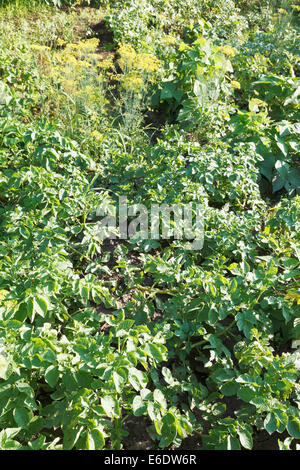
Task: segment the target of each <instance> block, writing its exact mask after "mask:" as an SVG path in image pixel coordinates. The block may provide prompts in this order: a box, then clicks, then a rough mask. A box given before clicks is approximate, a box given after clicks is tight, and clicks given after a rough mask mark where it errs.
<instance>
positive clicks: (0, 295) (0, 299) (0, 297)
mask: <svg viewBox="0 0 300 470" xmlns="http://www.w3.org/2000/svg"><path fill="white" fill-rule="evenodd" d="M8 294H9V292H8V290H5V289H3V290H0V305H6V306H7V307H12V306H13V305H14V303H15V301H14V300H5V298H6V297H7V295H8Z"/></svg>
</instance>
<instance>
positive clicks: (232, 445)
mask: <svg viewBox="0 0 300 470" xmlns="http://www.w3.org/2000/svg"><path fill="white" fill-rule="evenodd" d="M240 449H241V446H240V443H239V440H238V439H237V438H236V437H232V436H227V450H240Z"/></svg>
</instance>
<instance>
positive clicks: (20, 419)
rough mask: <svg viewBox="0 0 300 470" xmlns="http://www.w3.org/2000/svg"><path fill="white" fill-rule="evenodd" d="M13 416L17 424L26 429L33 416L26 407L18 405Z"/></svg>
mask: <svg viewBox="0 0 300 470" xmlns="http://www.w3.org/2000/svg"><path fill="white" fill-rule="evenodd" d="M13 416H14V420H15V422H16V423H17V425H18V426H19V427H20V428H22V429H24V428H26V427H27V426H28V424H29V422H30V420H31V417H32V413H31V412H30V411H29V410H27V409H26V408H23V407H19V406H18V407H16V408H15V409H14V412H13Z"/></svg>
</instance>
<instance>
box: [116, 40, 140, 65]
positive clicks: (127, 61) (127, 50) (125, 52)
mask: <svg viewBox="0 0 300 470" xmlns="http://www.w3.org/2000/svg"><path fill="white" fill-rule="evenodd" d="M118 53H119V54H120V59H119V60H118V63H119V65H120V67H121V68H122V69H123V68H125V67H132V66H133V64H134V61H135V58H136V55H137V54H136V52H135V50H134V48H133V47H132V46H131V45H130V44H121V45H120V47H119V49H118Z"/></svg>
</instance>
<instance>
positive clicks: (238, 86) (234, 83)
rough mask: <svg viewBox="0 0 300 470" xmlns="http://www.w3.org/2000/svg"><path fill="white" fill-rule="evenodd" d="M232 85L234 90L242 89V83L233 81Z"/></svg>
mask: <svg viewBox="0 0 300 470" xmlns="http://www.w3.org/2000/svg"><path fill="white" fill-rule="evenodd" d="M230 84H231V86H232V87H233V88H237V89H238V90H240V89H241V84H240V82H237V81H236V80H231V82H230Z"/></svg>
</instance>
